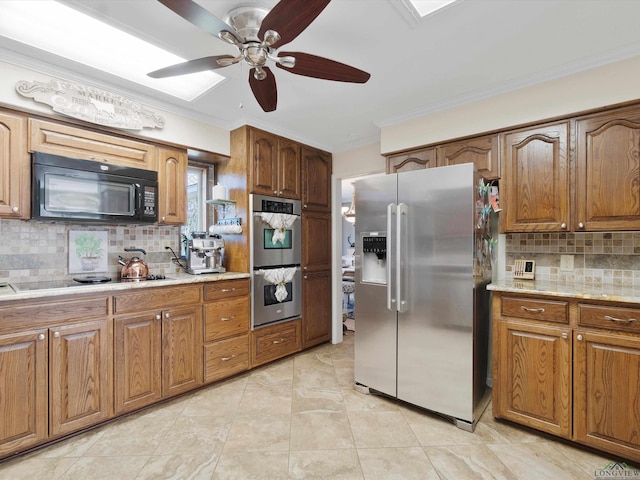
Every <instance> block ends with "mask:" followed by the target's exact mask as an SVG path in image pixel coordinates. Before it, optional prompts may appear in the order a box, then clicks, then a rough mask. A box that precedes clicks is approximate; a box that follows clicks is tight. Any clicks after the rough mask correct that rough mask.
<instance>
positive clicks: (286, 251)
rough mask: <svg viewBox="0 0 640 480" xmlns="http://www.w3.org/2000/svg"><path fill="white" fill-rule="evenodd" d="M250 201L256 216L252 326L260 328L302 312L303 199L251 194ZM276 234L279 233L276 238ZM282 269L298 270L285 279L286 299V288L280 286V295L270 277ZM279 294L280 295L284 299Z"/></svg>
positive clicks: (253, 242)
mask: <svg viewBox="0 0 640 480" xmlns="http://www.w3.org/2000/svg"><path fill="white" fill-rule="evenodd" d="M249 202H250V209H251V213H252V217H253V224H252V229H253V233H252V239H251V267H252V272H253V281H252V290H253V291H252V293H253V295H252V298H253V302H252V308H251V311H252V315H251V318H252V325H253V327H259V326H263V325H267V324H270V323H275V322H279V321H282V320H287V319H290V318H297V317H299V316H300V315H301V313H302V280H301V272H300V262H301V258H302V253H301V251H302V242H301V237H302V234H301V224H300V214H301V205H300V201H299V200H290V199H285V198H279V197H268V196H264V195H251V196H250V199H249ZM291 222H292V223H291ZM287 223H291V224H290V225H289V226H286V227H283V228H281V229H280V230H281V231H280V232H276V230H277V229H278V228H277V227H276V226H277V225H286V224H287ZM276 233H277V234H278V235H276V239H275V241H274V234H276ZM279 268H285V269H286V271H288V272H292V271H293V270H290V269H295V273H294V274H293V278H291V280H290V281H287V282H283V287H284V288H285V289H286V298H283V292H284V291H283V290H282V289H280V292H281V294H279V295H277V293H278V292H277V289H278V285H277V284H274V283H272V282H271V281H269V280H268V279H267V278H266V277H268V276H269V272H271V271H272V270H273V269H279ZM265 273H267V275H265ZM271 273H273V272H271ZM278 296H280V298H281V299H280V300H279V299H278Z"/></svg>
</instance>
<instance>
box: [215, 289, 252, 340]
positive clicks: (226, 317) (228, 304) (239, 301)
mask: <svg viewBox="0 0 640 480" xmlns="http://www.w3.org/2000/svg"><path fill="white" fill-rule="evenodd" d="M250 310H251V302H250V300H249V297H247V296H244V297H233V298H230V299H229V300H221V301H219V302H215V303H208V304H205V306H204V341H205V342H210V341H211V340H216V339H219V338H225V337H230V336H232V335H237V334H239V333H247V332H248V331H249V324H250Z"/></svg>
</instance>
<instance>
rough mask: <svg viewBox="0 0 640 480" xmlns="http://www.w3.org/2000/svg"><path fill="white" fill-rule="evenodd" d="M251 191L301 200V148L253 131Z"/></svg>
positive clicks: (251, 131) (275, 136)
mask: <svg viewBox="0 0 640 480" xmlns="http://www.w3.org/2000/svg"><path fill="white" fill-rule="evenodd" d="M249 152H250V158H251V173H252V177H251V191H252V192H253V193H258V194H261V195H268V196H278V197H285V198H294V199H299V198H300V146H299V145H298V144H297V143H295V142H292V141H289V140H286V139H283V138H280V137H278V136H277V135H273V134H271V133H269V132H264V131H262V130H257V129H253V128H251V129H250V130H249Z"/></svg>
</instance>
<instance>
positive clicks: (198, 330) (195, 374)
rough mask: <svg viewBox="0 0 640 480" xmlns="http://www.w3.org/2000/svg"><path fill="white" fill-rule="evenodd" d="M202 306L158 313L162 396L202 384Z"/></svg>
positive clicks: (175, 393) (181, 391)
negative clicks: (159, 321)
mask: <svg viewBox="0 0 640 480" xmlns="http://www.w3.org/2000/svg"><path fill="white" fill-rule="evenodd" d="M200 345H202V308H201V307H200V306H197V307H183V308H174V309H171V310H167V311H165V312H163V315H162V395H163V396H164V397H167V396H171V395H177V394H179V393H183V392H186V391H188V390H192V389H194V388H196V387H197V386H199V385H201V384H202V351H201V350H200V349H199V348H198V347H199V346H200Z"/></svg>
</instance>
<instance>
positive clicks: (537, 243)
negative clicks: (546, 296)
mask: <svg viewBox="0 0 640 480" xmlns="http://www.w3.org/2000/svg"><path fill="white" fill-rule="evenodd" d="M505 242H506V243H505V254H506V272H505V277H506V278H512V272H511V266H512V265H513V261H514V260H517V259H531V260H535V262H536V280H547V281H553V282H573V283H583V284H588V285H621V286H628V287H634V286H638V287H640V232H597V233H512V234H507V235H505ZM561 255H572V256H573V260H574V265H573V270H572V271H563V270H561V269H560V258H561Z"/></svg>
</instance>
